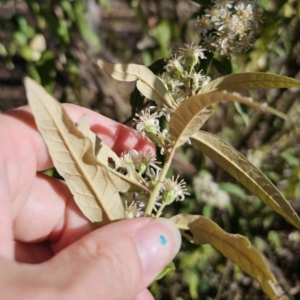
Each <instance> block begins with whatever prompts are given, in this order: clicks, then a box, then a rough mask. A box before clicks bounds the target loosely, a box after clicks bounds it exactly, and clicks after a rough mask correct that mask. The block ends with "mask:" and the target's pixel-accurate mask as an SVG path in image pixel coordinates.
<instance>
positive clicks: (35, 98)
mask: <svg viewBox="0 0 300 300" xmlns="http://www.w3.org/2000/svg"><path fill="white" fill-rule="evenodd" d="M25 87H26V94H27V99H28V102H29V105H30V107H31V110H32V113H33V115H34V118H35V122H36V124H37V127H38V129H39V131H40V133H41V134H42V136H43V138H44V140H45V143H46V145H47V147H48V150H49V153H50V155H51V158H52V160H53V164H54V166H55V167H56V169H57V171H58V172H59V173H60V175H61V176H62V177H63V178H64V179H65V180H66V182H67V184H68V187H69V188H70V190H71V192H72V194H73V195H74V200H75V202H76V204H77V205H78V207H79V208H80V210H81V211H82V213H83V214H84V215H85V216H86V217H87V218H88V219H89V220H91V221H92V222H101V221H104V222H107V219H109V220H118V219H123V218H124V207H123V203H122V201H121V198H120V195H119V193H118V187H116V186H115V183H114V181H113V180H112V179H111V177H110V174H109V172H108V170H107V169H106V168H104V167H101V166H99V164H97V160H96V158H95V157H94V155H93V149H92V144H91V141H90V140H89V139H88V138H87V137H85V136H84V135H83V134H82V133H81V132H80V131H79V130H78V129H77V127H76V126H75V124H74V123H73V122H72V120H71V119H70V118H69V117H68V115H67V113H66V112H65V111H64V109H63V107H62V106H61V104H60V103H59V102H58V101H57V100H55V99H54V98H53V97H52V96H50V95H49V94H48V93H47V92H46V91H45V89H44V88H42V87H41V86H40V85H39V84H38V83H36V82H35V81H33V80H32V79H30V78H25ZM102 211H104V212H105V214H102Z"/></svg>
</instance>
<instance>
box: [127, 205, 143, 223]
mask: <svg viewBox="0 0 300 300" xmlns="http://www.w3.org/2000/svg"><path fill="white" fill-rule="evenodd" d="M143 215H144V212H143V211H142V208H140V207H139V206H138V203H137V202H135V201H132V202H131V203H130V205H129V206H128V204H127V200H125V218H126V219H133V218H139V217H142V216H143Z"/></svg>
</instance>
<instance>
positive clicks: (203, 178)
mask: <svg viewBox="0 0 300 300" xmlns="http://www.w3.org/2000/svg"><path fill="white" fill-rule="evenodd" d="M193 186H194V190H195V193H196V197H197V199H199V200H201V201H204V202H205V203H208V204H210V205H212V206H216V207H218V208H220V209H224V208H226V207H227V206H228V204H229V202H230V197H229V195H228V194H227V193H226V192H224V191H222V190H220V189H219V186H218V184H217V183H215V182H214V181H213V179H212V176H211V175H210V174H209V173H206V172H201V173H200V174H199V176H197V177H195V178H194V180H193Z"/></svg>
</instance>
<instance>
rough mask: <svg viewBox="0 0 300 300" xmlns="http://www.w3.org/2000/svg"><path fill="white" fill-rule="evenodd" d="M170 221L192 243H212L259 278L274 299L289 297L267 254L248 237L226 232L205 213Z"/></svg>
mask: <svg viewBox="0 0 300 300" xmlns="http://www.w3.org/2000/svg"><path fill="white" fill-rule="evenodd" d="M170 220H171V221H173V222H174V224H175V225H176V226H177V227H178V228H179V230H180V231H181V234H182V235H183V236H184V237H185V238H187V239H188V240H189V241H190V242H192V243H195V244H199V245H201V244H206V243H209V244H211V245H212V246H213V247H215V248H216V249H217V250H219V251H220V252H221V253H222V254H223V255H225V256H226V257H228V258H229V259H230V260H231V261H233V262H234V263H236V264H237V265H238V266H239V267H240V268H241V269H243V270H244V271H245V272H246V273H248V274H249V275H250V276H251V277H253V278H255V279H256V280H257V281H258V282H259V283H260V285H261V287H262V289H263V290H264V292H265V293H266V294H267V295H268V296H269V297H270V299H272V300H279V299H282V300H283V299H288V298H287V297H286V296H285V295H284V293H283V291H282V289H281V288H280V287H279V286H278V283H277V280H276V278H275V277H274V275H273V274H272V273H271V271H270V269H269V267H268V265H267V263H266V261H265V259H264V257H263V256H262V255H261V254H260V253H259V252H258V251H257V250H255V249H254V248H253V247H252V246H251V244H250V242H249V240H248V239H246V238H245V237H243V236H241V235H239V234H229V233H227V232H225V231H224V230H223V229H221V228H220V227H219V225H217V224H216V223H215V222H213V221H212V220H210V219H207V218H205V217H203V216H196V215H195V216H193V215H185V214H182V215H176V216H174V217H172V218H171V219H170ZM186 231H188V232H186Z"/></svg>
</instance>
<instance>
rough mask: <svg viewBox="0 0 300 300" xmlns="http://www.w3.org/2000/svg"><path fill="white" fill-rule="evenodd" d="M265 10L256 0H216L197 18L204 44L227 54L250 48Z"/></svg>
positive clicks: (210, 49)
mask: <svg viewBox="0 0 300 300" xmlns="http://www.w3.org/2000/svg"><path fill="white" fill-rule="evenodd" d="M262 14H263V8H262V6H261V5H260V4H259V3H258V2H257V1H256V0H248V1H236V0H214V1H213V5H212V6H211V7H209V8H208V9H205V11H204V14H203V15H202V16H201V17H198V19H197V28H198V29H199V33H200V35H201V38H202V40H201V44H202V45H203V46H204V47H205V48H206V49H207V50H208V51H211V52H219V53H220V54H221V55H225V56H230V55H231V54H234V53H240V52H243V51H247V50H248V49H249V48H250V47H251V46H252V44H253V42H254V41H255V34H256V31H257V29H258V28H259V24H260V23H261V21H262Z"/></svg>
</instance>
